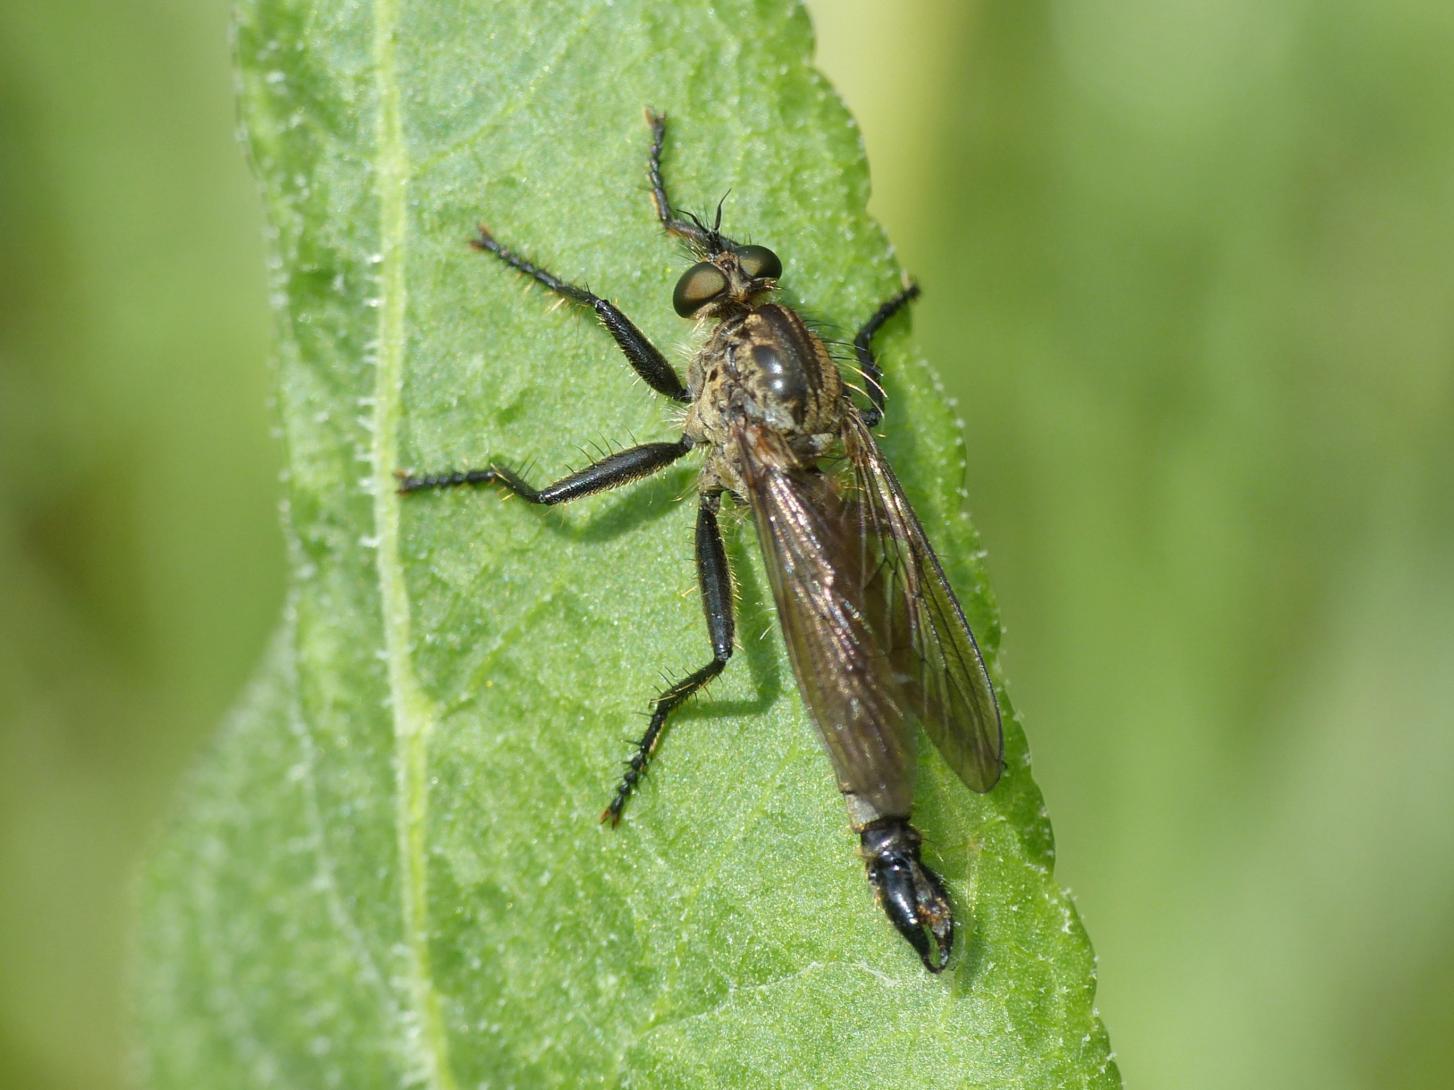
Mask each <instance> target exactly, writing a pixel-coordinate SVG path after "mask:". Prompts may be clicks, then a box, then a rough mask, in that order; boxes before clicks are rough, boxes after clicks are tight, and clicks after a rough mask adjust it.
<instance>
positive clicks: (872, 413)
mask: <svg viewBox="0 0 1454 1090" xmlns="http://www.w3.org/2000/svg"><path fill="white" fill-rule="evenodd" d="M918 297H919V285H918V284H910V285H909V286H908V287H906V288H905V289H904V290H903V291H901V292H899V293H898V294H897V295H895V296H894V297H893V298H892V299H890V300H888V301H887V302H885V303H884V304H883V305H882V306H880V307H879V308H878V309H877V310H876V311H874V312H873V314H872V315H871V316H870V317H869V319H868V321H866V322H864V323H863V327H862V328H861V329H860V330H859V331H858V335H857V336H855V337H854V338H853V351H854V354H855V355H856V356H857V357H858V367H859V370H861V371H862V372H863V379H864V381H865V382H867V383H868V400H869V403H870V405H869V409H868V411H867V412H866V413H864V414H863V422H864V423H865V424H867V425H868V426H869V427H870V428H872V427H875V426H877V424H878V422H879V421H880V420H882V419H883V415H884V388H883V377H884V373H883V368H881V367H880V366H879V365H878V360H877V359H875V358H874V354H873V338H874V334H876V333H877V332H878V331H879V327H881V326H882V325H883V324H884V323H885V322H887V321H888V320H889V319H890V318H892V317H893V316H894V315H895V314H897V313H898V312H899V311H900V310H902V309H903V308H904V307H905V306H906V305H907V304H908V303H909V302H910V301H911V300H914V299H917V298H918Z"/></svg>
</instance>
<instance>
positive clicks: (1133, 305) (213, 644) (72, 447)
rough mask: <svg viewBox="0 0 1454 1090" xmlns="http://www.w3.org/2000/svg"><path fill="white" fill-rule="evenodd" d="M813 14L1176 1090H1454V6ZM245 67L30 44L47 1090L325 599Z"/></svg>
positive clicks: (40, 982)
mask: <svg viewBox="0 0 1454 1090" xmlns="http://www.w3.org/2000/svg"><path fill="white" fill-rule="evenodd" d="M811 8H812V10H813V12H814V17H815V21H816V23H817V25H818V29H819V35H820V39H821V44H820V60H821V63H822V65H823V67H824V68H825V70H826V71H827V72H828V73H829V75H830V77H831V78H832V80H833V82H834V83H835V84H836V85H837V86H838V87H839V88H840V90H841V91H842V92H843V94H844V96H845V97H846V98H847V100H848V103H849V105H850V107H851V108H852V109H853V110H854V112H855V113H856V114H857V116H858V118H859V121H860V122H861V124H862V126H863V130H864V137H865V141H866V143H867V145H868V149H869V153H870V158H871V162H872V165H873V174H874V181H875V194H876V195H875V198H874V210H875V212H876V214H877V215H878V216H879V217H880V218H881V220H882V221H883V223H884V224H885V226H886V227H887V229H888V231H889V233H890V235H891V236H892V237H893V239H894V240H895V243H896V245H897V246H898V248H899V251H900V253H901V255H902V257H903V259H904V262H905V264H906V265H907V266H908V267H909V268H910V269H912V270H913V271H914V273H915V274H916V275H917V276H918V277H919V278H920V280H921V281H922V283H923V284H924V286H925V288H926V295H925V298H924V300H923V302H922V303H921V305H920V306H919V308H918V310H917V311H916V319H915V321H916V329H917V331H918V334H919V336H920V338H921V339H922V341H923V343H924V345H925V347H926V348H927V349H928V351H929V353H930V355H931V358H933V359H934V360H935V361H936V362H937V365H938V367H939V368H940V370H941V371H942V373H943V374H944V376H945V379H946V382H947V384H948V386H949V388H950V391H951V392H952V393H953V394H954V395H955V396H957V397H958V399H959V405H960V408H961V411H962V412H963V415H964V417H965V421H966V427H967V434H968V441H969V450H970V455H971V462H970V465H969V470H968V482H967V483H968V486H969V491H970V495H971V497H972V501H971V502H972V506H973V511H974V514H975V516H976V521H977V523H978V525H979V528H980V530H981V532H982V534H983V536H984V538H985V541H986V543H987V544H988V546H989V548H990V550H991V556H990V570H991V572H992V574H993V577H994V579H995V581H996V586H997V589H998V593H999V597H1000V603H1001V606H1002V609H1003V612H1004V616H1005V620H1006V623H1007V627H1008V636H1007V639H1006V641H1005V646H1006V649H1007V656H1006V663H1005V664H1006V668H1007V672H1008V673H1009V675H1010V677H1011V679H1012V683H1013V687H1014V691H1015V698H1016V703H1017V705H1018V706H1019V707H1020V708H1021V709H1022V710H1023V712H1024V714H1025V716H1026V723H1027V727H1028V729H1029V731H1030V736H1031V741H1032V745H1033V747H1034V752H1035V758H1036V774H1037V777H1038V779H1039V781H1040V783H1041V785H1042V787H1043V788H1044V791H1045V794H1046V797H1047V800H1048V803H1049V805H1050V807H1051V812H1052V815H1053V817H1054V820H1055V827H1056V831H1057V834H1058V844H1059V858H1060V862H1059V870H1058V874H1059V877H1060V879H1061V880H1062V881H1063V882H1064V883H1065V884H1067V885H1069V886H1070V887H1071V888H1072V889H1073V890H1074V891H1075V892H1076V895H1077V897H1078V900H1079V903H1080V906H1081V910H1082V913H1083V915H1084V916H1085V919H1086V923H1087V925H1088V927H1089V928H1090V932H1091V935H1092V938H1093V939H1094V941H1095V943H1096V947H1097V950H1098V952H1099V954H1100V964H1101V1002H1100V1007H1101V1011H1102V1013H1103V1015H1104V1017H1105V1020H1106V1022H1107V1024H1108V1026H1109V1028H1110V1031H1111V1037H1112V1041H1113V1043H1114V1044H1115V1046H1116V1048H1117V1051H1118V1057H1119V1060H1120V1063H1121V1067H1122V1071H1123V1072H1124V1074H1125V1076H1126V1079H1127V1082H1128V1085H1132V1086H1145V1087H1151V1086H1174V1087H1178V1088H1183V1090H1186V1088H1202V1087H1206V1088H1212V1087H1217V1088H1225V1087H1229V1086H1257V1087H1262V1086H1318V1087H1323V1088H1329V1090H1338V1088H1344V1087H1390V1086H1398V1087H1410V1088H1419V1087H1431V1088H1432V1087H1440V1088H1442V1087H1446V1086H1448V1085H1450V1083H1451V1080H1454V807H1451V805H1450V804H1449V801H1448V799H1449V796H1450V791H1449V785H1450V783H1451V782H1454V713H1451V711H1450V709H1451V708H1454V576H1451V569H1454V555H1451V554H1454V305H1451V304H1454V63H1451V58H1454V6H1450V5H1449V4H1447V3H1443V4H1441V3H1437V2H1412V0H1395V2H1392V3H1385V4H1382V5H1377V6H1375V5H1369V4H1355V3H1351V2H1348V0H1324V2H1322V3H1317V4H1314V3H1311V2H1308V0H1285V2H1283V3H1281V4H1277V5H1266V4H1254V3H1251V2H1249V0H1218V2H1216V3H1206V2H1203V3H1196V4H1193V3H1185V2H1177V0H1157V2H1155V3H1152V2H1148V0H1116V2H1114V3H1112V2H1109V0H1087V2H1078V3H1071V2H1065V3H1059V4H1053V3H1042V2H1027V0H1016V2H1010V0H996V2H971V3H951V2H948V0H934V2H930V0H913V2H906V3H903V4H893V5H890V4H885V3H873V2H871V0H819V2H817V3H813V4H812V5H811ZM226 26H227V13H226V10H225V6H224V5H222V4H217V3H208V4H196V3H190V4H186V3H180V2H171V3H168V2H164V0H136V2H133V3H130V4H127V5H124V6H123V5H106V4H101V3H99V2H97V0H85V2H81V3H73V4H66V5H44V6H42V5H5V6H4V7H3V8H0V148H3V149H4V150H3V155H0V222H3V223H4V224H5V227H6V231H7V239H6V241H7V244H8V245H9V246H10V251H9V252H10V254H11V256H10V258H9V259H8V260H7V261H6V262H5V263H4V266H3V268H4V271H3V272H0V278H3V281H0V567H3V570H4V571H5V573H6V575H7V577H8V578H7V579H6V589H5V595H4V601H5V605H4V607H3V608H0V876H3V878H0V882H3V893H0V1085H4V1086H7V1087H8V1086H15V1087H26V1088H37V1090H47V1088H52V1087H55V1088H67V1090H69V1088H84V1090H109V1088H111V1087H115V1086H118V1085H120V1083H121V1079H122V1070H123V1065H124V1054H125V1029H124V1027H125V1000H124V987H123V984H122V976H123V972H124V965H125V957H126V955H125V950H126V945H125V942H126V938H125V937H126V933H127V929H128V926H129V912H130V905H129V897H130V883H131V880H132V874H133V871H134V868H135V863H136V860H137V857H138V854H139V853H140V852H141V851H142V850H143V848H144V846H145V843H146V840H147V837H148V835H149V833H150V831H151V830H152V829H154V828H155V826H156V824H157V822H158V821H159V820H160V819H161V817H162V816H163V815H164V813H165V811H166V808H167V804H168V799H169V796H170V794H171V791H172V788H173V785H174V783H175V782H176V780H177V777H178V776H179V775H180V774H181V772H182V771H183V769H184V768H185V767H186V766H187V764H188V762H189V761H190V760H192V759H193V758H194V757H195V756H196V754H197V753H198V751H199V750H200V749H201V748H202V747H204V746H205V745H206V743H207V739H208V737H209V736H210V734H211V732H212V731H213V729H214V726H215V724H216V722H217V720H218V718H219V717H220V716H221V714H222V713H223V712H224V710H225V709H226V707H227V706H228V703H229V702H230V700H231V698H232V697H233V695H234V694H235V693H236V691H237V689H238V687H239V685H240V684H241V682H242V681H243V679H244V678H245V677H246V676H247V674H248V673H249V671H250V669H251V668H252V665H253V662H254V660H255V658H256V657H257V655H258V654H259V653H260V651H261V649H262V647H263V645H264V642H265V640H266V638H267V635H268V632H269V629H270V627H271V625H272V622H273V618H274V616H275V614H276V613H277V610H278V606H279V602H280V598H281V592H282V585H283V572H282V547H281V540H280V535H279V532H278V530H277V515H276V502H277V501H276V495H277V489H276V486H275V479H276V475H277V473H278V470H279V468H280V466H279V451H278V448H277V446H276V445H275V444H274V443H273V442H272V441H271V440H270V438H269V435H268V428H269V414H268V408H267V402H268V397H269V393H268V384H269V376H268V369H267V366H266V359H267V355H268V326H269V318H268V314H267V310H266V292H265V287H264V271H263V270H264V260H265V256H264V249H263V243H262V224H261V222H260V217H259V211H258V201H257V199H256V197H255V194H254V192H253V187H252V182H251V180H250V178H249V176H248V174H247V171H246V167H245V165H244V161H243V157H242V153H241V150H240V149H239V147H238V146H237V144H236V143H235V140H234V127H235V125H234V111H233V106H232V102H231V74H230V70H229V55H228V46H227V34H226ZM777 245H779V247H789V248H790V241H789V240H778V241H777ZM823 275H832V276H851V275H853V272H852V270H824V271H823Z"/></svg>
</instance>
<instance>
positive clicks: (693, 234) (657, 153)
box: [646, 110, 720, 251]
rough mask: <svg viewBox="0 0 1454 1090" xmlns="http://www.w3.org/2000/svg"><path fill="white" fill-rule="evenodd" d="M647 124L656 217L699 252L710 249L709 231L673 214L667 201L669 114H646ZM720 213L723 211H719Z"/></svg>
mask: <svg viewBox="0 0 1454 1090" xmlns="http://www.w3.org/2000/svg"><path fill="white" fill-rule="evenodd" d="M646 123H647V124H648V125H650V126H651V155H650V157H649V158H648V159H647V161H646V178H647V181H648V182H650V183H651V203H652V204H653V205H655V207H656V218H657V219H659V220H661V225H662V227H664V228H665V229H666V231H667V233H668V234H672V235H676V236H677V237H678V238H684V239H686V240H687V241H688V242H689V243H691V244H692V246H693V247H695V248H696V249H698V250H703V251H705V250H707V249H708V248H709V247H708V243H709V239H708V232H707V229H706V228H705V227H703V226H702V224H700V223H698V222H697V221H696V219H695V218H693V219H692V220H691V221H688V220H684V219H680V218H678V217H677V215H676V213H675V212H673V211H672V207H671V201H670V200H668V199H667V195H666V182H665V181H664V180H663V179H662V176H661V149H662V145H663V144H665V143H666V114H659V113H654V112H653V111H651V110H647V111H646ZM719 211H720V210H719Z"/></svg>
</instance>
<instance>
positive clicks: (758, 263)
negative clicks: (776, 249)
mask: <svg viewBox="0 0 1454 1090" xmlns="http://www.w3.org/2000/svg"><path fill="white" fill-rule="evenodd" d="M737 264H738V265H740V266H741V267H742V271H743V272H745V273H746V274H747V275H748V276H749V277H751V278H752V279H753V280H776V279H777V278H778V277H780V276H781V275H782V274H783V263H782V262H781V261H780V260H778V256H777V254H775V253H773V252H772V251H771V250H769V249H768V248H767V247H766V246H739V247H738V249H737Z"/></svg>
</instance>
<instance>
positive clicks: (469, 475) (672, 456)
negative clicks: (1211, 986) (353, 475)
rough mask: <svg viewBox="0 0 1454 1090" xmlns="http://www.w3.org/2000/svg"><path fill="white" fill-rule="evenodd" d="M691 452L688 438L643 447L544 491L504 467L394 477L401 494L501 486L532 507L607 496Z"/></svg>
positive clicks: (618, 454) (619, 454)
mask: <svg viewBox="0 0 1454 1090" xmlns="http://www.w3.org/2000/svg"><path fill="white" fill-rule="evenodd" d="M691 449H692V441H691V440H690V439H688V438H687V437H686V436H685V435H684V436H682V437H681V438H680V439H678V440H677V441H676V442H674V443H642V444H641V445H640V446H638V447H630V448H628V449H626V450H622V451H617V452H616V453H615V454H611V455H608V456H607V457H605V458H602V459H601V460H600V461H599V462H594V463H592V464H591V465H588V466H586V468H585V469H582V470H578V471H576V472H575V473H571V474H568V475H566V476H564V477H562V478H561V479H560V480H558V481H556V482H555V483H554V484H548V485H546V486H545V487H544V488H532V487H531V486H530V485H528V484H526V483H525V481H524V480H522V479H521V478H520V476H519V475H518V474H517V473H515V472H514V471H513V470H509V469H506V468H504V467H503V466H490V467H489V468H488V469H461V470H450V471H447V472H444V473H424V474H417V475H415V474H408V473H404V472H402V471H400V472H398V473H396V474H395V476H396V477H397V478H398V479H399V492H400V493H409V492H423V491H426V490H430V489H444V488H459V487H461V486H465V485H478V484H499V485H503V486H504V487H505V488H507V489H508V490H509V491H511V492H513V493H514V494H515V495H517V496H519V497H520V498H521V499H522V500H527V501H528V502H530V503H541V504H556V503H566V502H567V501H569V500H574V499H579V498H580V497H581V496H589V495H591V494H592V493H595V492H605V491H606V490H607V489H611V488H616V487H617V486H619V485H623V484H627V483H628V482H630V481H635V480H639V479H641V478H642V477H646V476H650V475H651V474H652V473H655V472H656V471H657V470H659V469H663V468H665V467H666V466H669V465H671V463H672V462H675V461H676V460H677V459H678V458H680V457H681V456H682V455H683V454H685V453H686V452H687V451H689V450H691Z"/></svg>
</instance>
